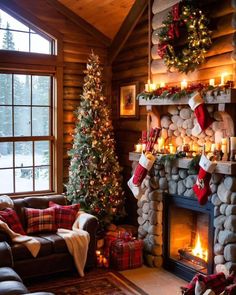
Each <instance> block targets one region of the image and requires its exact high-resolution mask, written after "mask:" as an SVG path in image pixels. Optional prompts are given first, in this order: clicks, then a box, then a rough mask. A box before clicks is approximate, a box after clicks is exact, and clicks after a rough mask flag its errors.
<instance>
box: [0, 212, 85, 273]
mask: <svg viewBox="0 0 236 295" xmlns="http://www.w3.org/2000/svg"><path fill="white" fill-rule="evenodd" d="M79 218H80V214H79V215H78V217H77V219H76V220H75V222H74V224H73V227H72V230H68V229H63V228H59V229H58V230H57V234H58V235H59V236H60V237H62V238H63V239H64V240H65V242H66V245H67V248H68V251H69V252H70V254H71V255H72V256H73V258H74V262H75V266H76V268H77V270H78V273H79V274H80V275H81V276H84V266H85V263H86V259H87V252H88V245H89V241H90V236H89V233H88V232H86V231H84V230H82V229H79ZM0 229H1V230H2V231H4V232H6V233H7V234H8V235H9V236H10V238H11V240H12V242H13V243H23V244H24V245H25V246H26V247H27V248H28V250H29V251H30V253H31V254H32V256H33V257H37V255H38V253H39V250H40V247H41V244H40V242H39V241H38V240H37V239H35V238H34V237H30V236H25V235H21V234H18V233H15V232H14V231H12V230H11V229H10V228H9V226H8V225H7V224H6V223H5V222H3V221H1V220H0Z"/></svg>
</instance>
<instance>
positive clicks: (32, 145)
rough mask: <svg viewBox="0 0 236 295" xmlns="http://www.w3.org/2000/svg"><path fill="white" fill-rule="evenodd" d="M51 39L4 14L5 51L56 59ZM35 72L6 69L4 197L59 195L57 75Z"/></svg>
mask: <svg viewBox="0 0 236 295" xmlns="http://www.w3.org/2000/svg"><path fill="white" fill-rule="evenodd" d="M45 36H46V34H45V35H44V34H43V35H39V34H38V33H36V32H35V31H33V30H32V29H31V28H30V27H28V26H26V25H25V24H23V23H21V22H19V21H18V20H16V19H15V18H13V17H11V16H10V15H8V14H7V13H5V12H4V11H3V10H1V9H0V50H1V49H2V50H4V51H9V52H12V54H18V53H17V52H16V51H27V52H28V53H29V55H31V53H32V52H37V53H41V54H42V53H43V54H50V55H52V54H53V48H54V44H53V43H54V40H53V39H51V38H50V37H47V38H45ZM22 38H23V39H22ZM24 41H26V42H24ZM24 43H25V44H26V45H25V44H24ZM22 44H23V45H22ZM39 56H40V55H38V57H37V58H39ZM21 59H22V64H23V62H24V58H22V57H21ZM26 59H27V56H26ZM9 65H10V61H9ZM14 67H15V66H14ZM21 67H22V66H21ZM9 68H10V67H9ZM34 72H35V73H34V74H32V72H28V73H27V70H25V69H24V68H23V69H22V68H20V67H19V71H17V69H16V70H15V69H14V70H12V71H11V70H7V71H6V70H5V69H3V70H2V69H1V68H0V194H22V193H24V194H27V193H30V194H31V193H39V192H44V193H46V192H52V191H54V187H53V184H54V175H53V168H54V163H53V161H54V160H53V159H54V154H55V130H54V129H53V117H54V105H53V103H54V93H53V89H54V73H51V74H50V73H49V72H46V73H42V71H41V70H40V71H39V72H38V73H37V69H34Z"/></svg>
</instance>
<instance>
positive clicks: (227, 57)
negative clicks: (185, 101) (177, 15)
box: [151, 0, 236, 85]
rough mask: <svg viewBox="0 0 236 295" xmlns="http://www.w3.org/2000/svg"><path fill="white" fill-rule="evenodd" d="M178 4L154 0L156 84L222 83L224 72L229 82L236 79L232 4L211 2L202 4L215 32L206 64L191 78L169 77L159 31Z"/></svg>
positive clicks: (213, 0) (153, 37)
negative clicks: (221, 77) (161, 52)
mask: <svg viewBox="0 0 236 295" xmlns="http://www.w3.org/2000/svg"><path fill="white" fill-rule="evenodd" d="M177 2H179V1H174V0H168V1H166V0H154V3H153V12H154V16H153V20H152V28H153V33H152V42H153V47H152V59H153V61H152V67H151V68H152V74H153V80H154V81H162V82H166V83H169V84H170V83H171V84H172V85H179V84H180V81H181V80H183V79H186V80H187V81H199V82H208V81H209V79H210V78H215V79H216V81H219V78H220V75H221V74H222V73H223V72H227V73H229V74H230V75H229V77H228V78H230V79H235V75H234V73H235V62H234V60H233V59H232V56H233V52H234V45H233V39H234V31H235V27H236V26H235V24H236V22H235V23H234V19H235V9H234V7H233V6H232V3H234V2H235V1H231V0H225V1H221V0H211V1H210V0H209V1H199V4H200V5H201V6H202V8H203V10H204V12H205V13H206V15H207V16H208V17H210V26H211V28H212V46H211V48H210V49H209V51H208V52H207V54H206V62H205V63H204V64H202V65H201V66H200V67H199V68H198V70H196V71H194V72H193V73H189V74H188V75H184V74H180V73H178V72H177V71H176V70H174V69H171V73H170V72H168V73H167V68H166V66H165V65H164V63H163V60H162V59H161V58H160V57H159V56H158V54H157V46H158V31H159V30H160V28H161V25H162V21H163V20H164V19H165V18H166V17H167V14H168V12H169V11H170V10H171V7H172V5H173V4H175V3H177Z"/></svg>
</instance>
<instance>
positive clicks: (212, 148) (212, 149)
mask: <svg viewBox="0 0 236 295" xmlns="http://www.w3.org/2000/svg"><path fill="white" fill-rule="evenodd" d="M215 149H216V145H215V143H213V144H212V145H211V152H214V151H215Z"/></svg>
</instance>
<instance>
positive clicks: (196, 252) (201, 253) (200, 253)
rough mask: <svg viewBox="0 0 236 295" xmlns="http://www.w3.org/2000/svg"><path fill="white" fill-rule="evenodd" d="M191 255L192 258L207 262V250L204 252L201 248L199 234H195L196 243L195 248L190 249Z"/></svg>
mask: <svg viewBox="0 0 236 295" xmlns="http://www.w3.org/2000/svg"><path fill="white" fill-rule="evenodd" d="M192 253H193V255H194V256H197V257H200V258H202V259H204V260H205V261H207V259H208V251H207V249H206V250H204V249H203V248H202V245H201V240H200V236H199V234H197V241H196V244H195V247H194V248H193V249H192Z"/></svg>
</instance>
